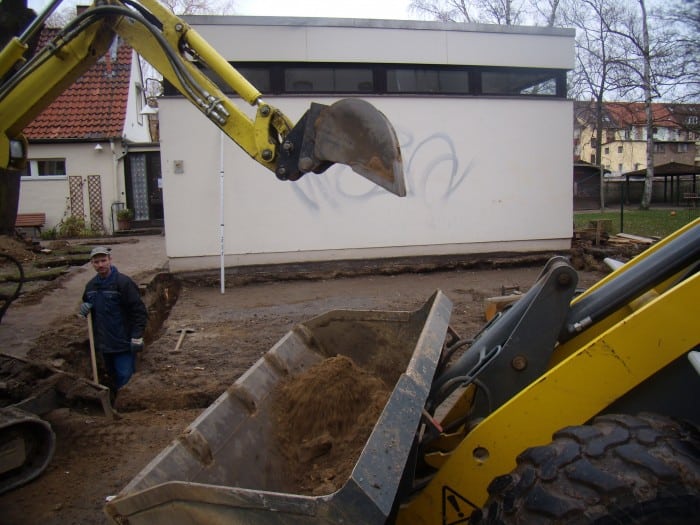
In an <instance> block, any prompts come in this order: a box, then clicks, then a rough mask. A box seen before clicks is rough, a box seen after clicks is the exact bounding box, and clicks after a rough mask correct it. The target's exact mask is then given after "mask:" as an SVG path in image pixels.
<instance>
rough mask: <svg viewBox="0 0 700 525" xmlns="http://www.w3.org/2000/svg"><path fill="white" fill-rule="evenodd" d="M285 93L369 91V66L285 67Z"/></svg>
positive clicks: (371, 78) (370, 74) (372, 82)
mask: <svg viewBox="0 0 700 525" xmlns="http://www.w3.org/2000/svg"><path fill="white" fill-rule="evenodd" d="M284 91H285V92H287V93H362V92H368V93H371V92H372V91H374V80H373V75H372V70H371V69H370V68H345V67H342V68H340V67H287V68H285V70H284Z"/></svg>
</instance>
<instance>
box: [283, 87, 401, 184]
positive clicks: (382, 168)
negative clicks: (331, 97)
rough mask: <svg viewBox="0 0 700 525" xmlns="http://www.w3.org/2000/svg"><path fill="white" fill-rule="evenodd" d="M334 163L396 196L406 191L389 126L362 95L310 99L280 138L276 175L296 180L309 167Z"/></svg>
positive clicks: (398, 150) (318, 170) (396, 144)
mask: <svg viewBox="0 0 700 525" xmlns="http://www.w3.org/2000/svg"><path fill="white" fill-rule="evenodd" d="M334 163H340V164H347V165H348V166H350V167H351V168H352V169H353V170H354V171H355V172H357V173H359V174H360V175H362V176H363V177H365V178H367V179H369V180H370V181H372V182H374V183H375V184H378V185H379V186H381V187H382V188H384V189H386V190H388V191H390V192H391V193H393V194H395V195H398V196H399V197H404V196H405V195H406V184H405V181H404V174H403V163H402V160H401V148H400V147H399V142H398V139H397V138H396V132H395V131H394V127H393V126H392V125H391V123H390V122H389V120H388V119H387V118H386V117H385V116H384V114H383V113H382V112H380V111H379V110H378V109H376V108H375V107H374V106H373V105H372V104H370V103H369V102H367V101H365V100H362V99H359V98H346V99H341V100H339V101H338V102H335V103H334V104H332V105H330V106H326V105H323V104H317V103H312V104H311V108H310V109H309V110H308V111H307V112H306V114H305V115H304V116H303V117H302V118H301V119H300V120H299V122H298V123H297V125H296V126H295V127H294V128H293V129H292V131H291V132H290V133H289V135H288V136H287V138H286V140H285V143H284V145H283V148H282V152H281V153H280V159H279V162H278V167H277V176H278V177H280V178H282V179H285V180H297V179H298V178H300V177H301V176H302V175H304V174H305V173H308V172H310V171H313V172H314V173H322V172H323V171H325V170H326V169H328V168H329V167H330V166H331V165H332V164H334Z"/></svg>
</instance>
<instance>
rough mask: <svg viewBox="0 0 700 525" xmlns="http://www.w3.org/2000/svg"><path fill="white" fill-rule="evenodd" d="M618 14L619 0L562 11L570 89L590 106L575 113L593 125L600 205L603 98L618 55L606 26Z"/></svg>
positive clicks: (584, 1) (585, 0)
mask: <svg viewBox="0 0 700 525" xmlns="http://www.w3.org/2000/svg"><path fill="white" fill-rule="evenodd" d="M621 15H622V11H621V9H620V7H619V4H617V3H615V2H610V1H609V0H577V1H576V2H571V3H569V4H568V5H567V6H566V9H564V10H563V11H562V17H563V21H564V22H565V23H566V24H568V25H571V26H572V27H575V28H576V44H575V45H576V66H575V68H574V71H573V73H572V75H571V82H570V91H571V94H572V95H573V96H574V98H577V99H579V100H591V101H592V103H591V106H589V108H588V110H587V111H586V112H584V113H583V114H579V115H578V116H579V117H581V118H583V119H585V120H586V121H587V122H588V123H592V124H593V126H594V129H595V133H596V136H595V145H594V147H595V162H594V164H597V165H598V166H599V167H600V207H601V210H602V209H604V208H605V184H604V166H603V165H602V158H601V152H602V147H603V116H604V115H603V111H604V105H603V103H604V101H605V99H606V97H607V96H608V94H609V93H610V92H611V90H612V89H613V84H612V81H611V70H612V67H613V64H614V63H615V62H616V61H617V60H619V59H620V57H619V56H617V55H616V54H615V53H616V46H615V45H614V35H613V34H611V32H610V31H609V29H608V27H609V25H610V24H612V23H613V21H614V20H616V19H618V18H619V17H620V16H621Z"/></svg>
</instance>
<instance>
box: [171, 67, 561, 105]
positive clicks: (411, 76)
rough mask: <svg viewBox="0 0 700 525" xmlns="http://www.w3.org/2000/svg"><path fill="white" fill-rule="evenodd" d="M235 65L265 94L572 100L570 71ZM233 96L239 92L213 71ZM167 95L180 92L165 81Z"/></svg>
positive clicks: (212, 76) (207, 72)
mask: <svg viewBox="0 0 700 525" xmlns="http://www.w3.org/2000/svg"><path fill="white" fill-rule="evenodd" d="M233 66H234V67H235V68H236V69H237V70H238V72H239V73H241V75H243V77H244V78H245V79H246V80H248V81H249V82H250V83H251V84H253V85H254V86H255V87H256V88H257V89H258V90H259V91H260V92H261V93H263V94H274V95H283V94H285V93H290V94H305V93H309V94H311V93H328V94H354V93H358V94H360V93H376V94H383V93H416V94H423V93H425V94H446V95H489V96H528V97H530V96H537V97H558V98H566V71H564V70H559V69H529V68H497V67H479V66H447V65H441V66H438V65H427V66H426V65H418V64H401V65H397V64H347V63H299V62H236V63H233ZM202 72H203V73H204V74H206V75H207V76H209V78H211V80H212V81H213V82H214V83H216V84H217V85H218V86H219V88H221V89H222V91H223V92H224V93H226V94H228V95H232V94H233V93H234V91H233V89H232V88H231V87H229V86H227V85H225V84H224V82H223V81H222V80H221V79H220V78H219V77H218V76H217V75H213V74H212V73H211V71H209V70H207V68H203V69H202ZM165 94H166V95H177V94H178V92H177V90H175V88H174V87H173V86H172V85H171V84H170V83H169V82H167V81H166V82H165Z"/></svg>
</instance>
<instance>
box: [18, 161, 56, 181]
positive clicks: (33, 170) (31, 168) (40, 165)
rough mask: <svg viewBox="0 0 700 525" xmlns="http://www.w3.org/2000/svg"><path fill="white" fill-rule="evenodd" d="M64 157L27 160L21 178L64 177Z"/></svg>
mask: <svg viewBox="0 0 700 525" xmlns="http://www.w3.org/2000/svg"><path fill="white" fill-rule="evenodd" d="M65 176H66V159H32V160H30V161H29V162H27V166H26V168H25V171H24V173H22V178H29V179H38V178H46V179H49V178H64V177H65Z"/></svg>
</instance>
